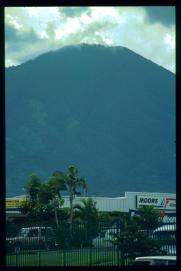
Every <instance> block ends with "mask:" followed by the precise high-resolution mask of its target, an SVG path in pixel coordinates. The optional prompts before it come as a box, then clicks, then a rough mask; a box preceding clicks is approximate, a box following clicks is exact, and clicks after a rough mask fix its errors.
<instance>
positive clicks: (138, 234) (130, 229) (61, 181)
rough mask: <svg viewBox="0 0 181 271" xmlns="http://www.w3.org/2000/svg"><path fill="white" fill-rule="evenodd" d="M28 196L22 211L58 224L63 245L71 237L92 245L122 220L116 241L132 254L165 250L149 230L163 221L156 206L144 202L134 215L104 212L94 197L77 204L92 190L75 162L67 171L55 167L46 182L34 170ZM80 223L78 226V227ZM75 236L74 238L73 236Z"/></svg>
mask: <svg viewBox="0 0 181 271" xmlns="http://www.w3.org/2000/svg"><path fill="white" fill-rule="evenodd" d="M24 188H25V191H26V194H27V200H26V201H25V202H24V203H23V204H22V212H23V213H25V214H26V217H27V219H28V220H29V221H31V223H34V224H37V222H39V223H43V225H45V224H46V225H50V224H51V223H53V224H55V225H56V229H57V237H58V239H59V242H60V243H61V244H62V245H65V243H66V242H67V236H68V239H70V240H71V243H69V245H71V246H78V247H79V246H91V245H92V240H93V238H96V237H97V236H98V235H99V233H100V232H101V230H102V228H101V227H100V224H101V223H102V225H104V227H111V226H112V225H114V224H115V222H119V223H120V231H119V233H116V234H114V235H115V238H114V242H113V243H114V244H115V245H117V246H118V247H119V248H120V250H121V251H122V252H124V253H127V254H129V255H130V256H131V257H134V256H137V255H144V253H145V251H146V252H147V255H151V254H152V253H157V254H158V253H161V250H160V248H161V244H160V243H159V242H157V241H155V240H152V239H151V238H149V236H148V234H145V231H152V230H153V229H155V228H156V227H158V226H159V225H160V222H159V212H158V210H155V209H154V207H153V206H143V207H141V208H139V209H138V214H137V215H136V216H133V217H131V216H130V215H129V214H127V213H121V212H110V213H106V212H101V211H99V209H98V208H97V207H96V202H95V201H94V200H93V199H92V198H87V199H85V198H83V199H82V200H81V203H79V204H74V200H75V197H76V196H80V195H82V193H83V192H87V191H88V182H87V179H86V178H84V177H80V176H79V171H78V169H77V167H76V166H75V165H70V166H68V170H67V172H62V171H54V172H53V173H52V175H51V176H50V177H49V178H48V180H47V181H46V182H43V180H42V178H41V177H40V176H38V175H37V174H36V173H32V174H31V175H30V176H29V178H28V179H27V183H26V185H25V187H24ZM65 191H66V192H67V193H68V197H69V208H63V204H64V199H63V197H62V192H65ZM74 225H76V227H74ZM69 237H71V238H69Z"/></svg>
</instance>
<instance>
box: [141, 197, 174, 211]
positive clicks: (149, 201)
mask: <svg viewBox="0 0 181 271" xmlns="http://www.w3.org/2000/svg"><path fill="white" fill-rule="evenodd" d="M144 205H150V206H151V205H152V206H154V207H155V208H157V209H166V210H175V209H176V198H170V197H148V196H146V197H144V196H137V207H140V206H144Z"/></svg>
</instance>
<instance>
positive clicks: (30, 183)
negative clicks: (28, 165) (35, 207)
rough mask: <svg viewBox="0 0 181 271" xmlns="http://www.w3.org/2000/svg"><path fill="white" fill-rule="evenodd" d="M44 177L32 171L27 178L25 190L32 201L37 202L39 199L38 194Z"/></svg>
mask: <svg viewBox="0 0 181 271" xmlns="http://www.w3.org/2000/svg"><path fill="white" fill-rule="evenodd" d="M41 185H42V179H41V177H40V176H38V175H37V174H36V173H32V174H31V175H30V176H29V177H28V180H27V184H26V185H25V187H24V188H25V191H26V192H27V194H28V197H29V200H30V201H31V202H32V203H35V202H37V201H38V200H39V198H38V195H39V191H40V189H41Z"/></svg>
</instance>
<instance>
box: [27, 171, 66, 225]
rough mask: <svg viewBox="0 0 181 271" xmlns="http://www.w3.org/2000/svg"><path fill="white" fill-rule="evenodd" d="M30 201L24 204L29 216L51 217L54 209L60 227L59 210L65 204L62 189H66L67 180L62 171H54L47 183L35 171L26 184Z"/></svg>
mask: <svg viewBox="0 0 181 271" xmlns="http://www.w3.org/2000/svg"><path fill="white" fill-rule="evenodd" d="M25 189H26V192H27V194H28V198H29V201H27V202H26V203H25V204H24V205H23V208H24V212H27V213H28V214H29V217H31V218H32V217H33V218H37V217H39V218H40V217H47V216H48V217H49V219H50V216H52V210H53V211H54V216H55V221H56V225H57V228H58V227H59V221H58V214H57V211H58V209H59V208H60V206H61V205H62V204H63V199H62V198H61V194H60V191H61V190H65V189H66V186H65V182H64V180H63V179H62V177H61V173H60V172H57V171H56V172H54V173H53V174H52V176H51V177H50V178H49V181H48V182H47V183H43V182H42V180H41V178H40V177H39V176H38V175H37V174H35V173H33V174H31V175H30V177H29V179H28V183H27V184H26V186H25Z"/></svg>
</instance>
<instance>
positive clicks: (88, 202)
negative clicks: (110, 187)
mask: <svg viewBox="0 0 181 271" xmlns="http://www.w3.org/2000/svg"><path fill="white" fill-rule="evenodd" d="M74 210H75V219H76V220H78V221H80V222H81V223H82V224H83V225H84V226H85V229H86V232H87V241H88V242H89V243H90V244H91V242H92V239H93V238H95V237H96V236H97V235H98V231H99V217H100V213H99V210H98V209H97V207H96V202H95V201H94V200H93V199H92V198H88V199H82V200H81V203H79V204H75V205H74Z"/></svg>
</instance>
